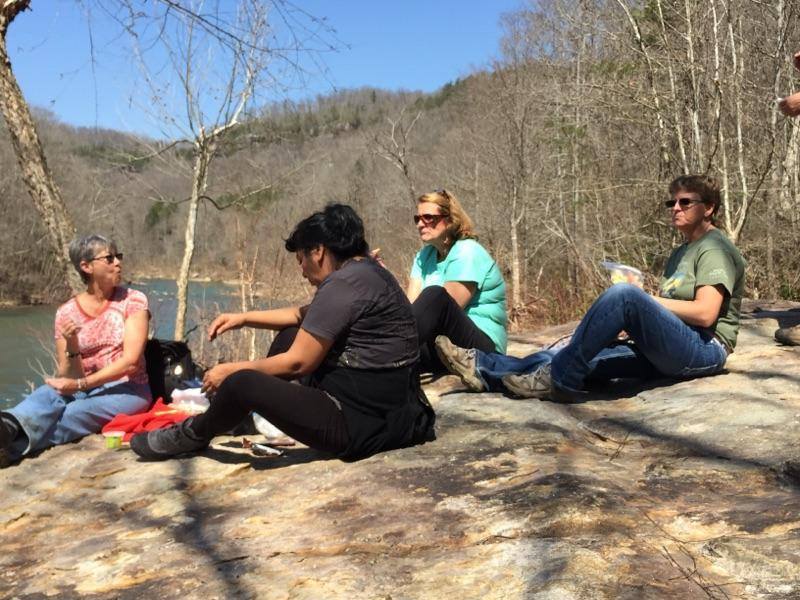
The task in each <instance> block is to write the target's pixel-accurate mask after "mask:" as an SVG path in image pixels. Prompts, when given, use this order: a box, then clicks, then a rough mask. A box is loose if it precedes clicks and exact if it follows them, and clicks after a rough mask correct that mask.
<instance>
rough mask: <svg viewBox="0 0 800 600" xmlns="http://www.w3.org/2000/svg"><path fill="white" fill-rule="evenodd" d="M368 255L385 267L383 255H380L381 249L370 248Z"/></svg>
mask: <svg viewBox="0 0 800 600" xmlns="http://www.w3.org/2000/svg"><path fill="white" fill-rule="evenodd" d="M369 256H370V258H371V259H372V260H374V261H375V262H376V263H378V264H379V265H380V266H382V267H383V268H384V269H385V268H386V263H385V262H383V257H382V256H381V249H380V248H375V250H370V253H369Z"/></svg>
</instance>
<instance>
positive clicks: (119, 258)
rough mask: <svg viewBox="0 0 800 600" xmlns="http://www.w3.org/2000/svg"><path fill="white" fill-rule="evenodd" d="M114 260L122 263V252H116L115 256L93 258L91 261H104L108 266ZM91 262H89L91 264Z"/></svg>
mask: <svg viewBox="0 0 800 600" xmlns="http://www.w3.org/2000/svg"><path fill="white" fill-rule="evenodd" d="M115 258H116V259H117V260H119V261H122V252H117V253H116V254H104V255H103V256H95V257H94V258H93V259H92V260H104V261H106V262H107V263H108V264H111V263H113V262H114V259H115ZM92 260H90V261H89V262H92Z"/></svg>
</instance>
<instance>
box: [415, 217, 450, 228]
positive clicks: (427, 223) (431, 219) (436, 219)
mask: <svg viewBox="0 0 800 600" xmlns="http://www.w3.org/2000/svg"><path fill="white" fill-rule="evenodd" d="M446 218H447V215H427V214H426V215H414V225H418V224H419V222H420V221H422V223H423V225H425V226H426V227H430V226H431V225H436V224H437V223H438V222H439V221H441V220H442V219H446Z"/></svg>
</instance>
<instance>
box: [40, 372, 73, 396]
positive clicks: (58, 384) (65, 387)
mask: <svg viewBox="0 0 800 600" xmlns="http://www.w3.org/2000/svg"><path fill="white" fill-rule="evenodd" d="M44 382H45V383H46V384H47V385H49V386H50V387H51V388H53V389H54V390H55V391H57V392H58V393H59V394H61V395H62V396H72V395H73V394H74V393H75V392H77V391H78V380H77V379H72V378H71V377H49V378H47V379H45V380H44Z"/></svg>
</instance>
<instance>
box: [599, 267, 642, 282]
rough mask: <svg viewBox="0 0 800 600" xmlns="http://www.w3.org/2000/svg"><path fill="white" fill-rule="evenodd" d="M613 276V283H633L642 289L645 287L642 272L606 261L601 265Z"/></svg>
mask: <svg viewBox="0 0 800 600" xmlns="http://www.w3.org/2000/svg"><path fill="white" fill-rule="evenodd" d="M600 264H601V265H602V266H603V267H604V268H605V269H607V270H608V272H609V274H610V275H611V283H632V284H633V285H636V286H639V287H642V286H643V285H644V275H642V272H641V271H640V270H639V269H637V268H635V267H629V266H628V265H623V264H621V263H615V262H611V261H607V260H604V261H603V262H601V263H600Z"/></svg>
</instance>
